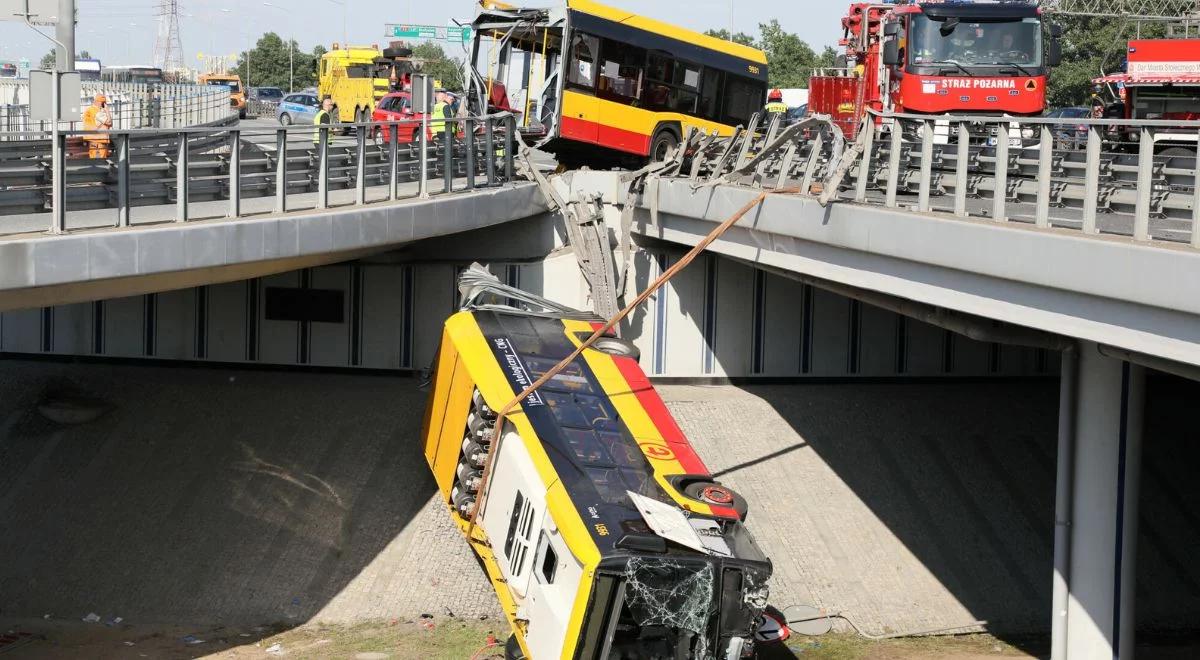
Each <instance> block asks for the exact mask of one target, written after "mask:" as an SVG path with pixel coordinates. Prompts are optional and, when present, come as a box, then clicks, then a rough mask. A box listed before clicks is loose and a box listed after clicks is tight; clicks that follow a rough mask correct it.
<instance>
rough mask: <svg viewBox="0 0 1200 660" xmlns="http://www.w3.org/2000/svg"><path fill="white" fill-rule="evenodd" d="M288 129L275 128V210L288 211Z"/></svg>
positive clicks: (277, 211) (278, 211) (279, 211)
mask: <svg viewBox="0 0 1200 660" xmlns="http://www.w3.org/2000/svg"><path fill="white" fill-rule="evenodd" d="M287 147H288V145H287V129H285V128H279V129H276V130H275V212H276V213H287V169H288V156H287Z"/></svg>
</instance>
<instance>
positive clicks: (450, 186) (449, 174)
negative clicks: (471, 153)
mask: <svg viewBox="0 0 1200 660" xmlns="http://www.w3.org/2000/svg"><path fill="white" fill-rule="evenodd" d="M456 130H457V124H455V123H454V122H453V121H452V120H449V119H447V120H445V123H444V124H443V130H442V148H443V149H445V153H444V154H443V155H442V167H443V168H444V171H443V172H442V174H443V175H444V176H443V178H444V179H445V187H446V190H445V192H448V193H449V192H454V133H455V131H456Z"/></svg>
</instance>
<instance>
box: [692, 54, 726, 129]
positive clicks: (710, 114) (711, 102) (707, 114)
mask: <svg viewBox="0 0 1200 660" xmlns="http://www.w3.org/2000/svg"><path fill="white" fill-rule="evenodd" d="M723 76H724V73H723V72H722V71H720V70H719V69H714V68H711V67H706V68H705V69H704V82H703V83H702V84H701V85H700V107H699V108H698V109H697V111H696V114H698V115H700V116H701V117H704V118H705V119H711V120H712V121H717V120H718V119H720V118H721V83H722V80H721V79H722V77H723Z"/></svg>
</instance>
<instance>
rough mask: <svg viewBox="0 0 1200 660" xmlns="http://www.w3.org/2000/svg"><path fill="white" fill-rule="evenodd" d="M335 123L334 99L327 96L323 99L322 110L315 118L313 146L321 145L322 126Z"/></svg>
mask: <svg viewBox="0 0 1200 660" xmlns="http://www.w3.org/2000/svg"><path fill="white" fill-rule="evenodd" d="M332 123H333V99H331V98H329V97H328V96H326V97H325V98H324V99H321V109H320V110H318V111H317V115H316V116H315V117H313V144H315V145H319V144H321V126H322V125H328V124H332Z"/></svg>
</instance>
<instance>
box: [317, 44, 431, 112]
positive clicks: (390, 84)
mask: <svg viewBox="0 0 1200 660" xmlns="http://www.w3.org/2000/svg"><path fill="white" fill-rule="evenodd" d="M411 56H412V51H411V50H409V49H408V48H404V47H402V46H399V45H396V44H393V45H390V46H389V47H388V48H385V49H383V50H380V49H379V48H378V47H377V46H346V47H342V46H340V45H339V44H336V43H335V44H333V48H332V49H331V50H330V51H329V52H327V53H325V54H324V55H322V56H321V65H320V68H319V69H318V71H317V96H318V97H319V98H321V99H324V98H325V97H329V98H331V99H333V106H334V118H335V119H336V120H337V121H340V122H343V123H356V124H358V123H366V122H368V121H370V119H371V113H372V111H374V110H375V106H376V105H377V104H378V103H379V99H382V98H383V97H384V96H385V95H387V94H388V93H389V92H393V91H400V90H401V88H402V86H403V85H404V83H405V81H407V80H408V75H409V74H411V73H412V60H411Z"/></svg>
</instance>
